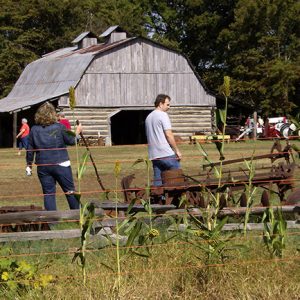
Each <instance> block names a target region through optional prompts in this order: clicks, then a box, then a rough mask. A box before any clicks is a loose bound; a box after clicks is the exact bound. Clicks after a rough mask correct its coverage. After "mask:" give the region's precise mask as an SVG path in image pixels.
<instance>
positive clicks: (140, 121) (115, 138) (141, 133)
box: [110, 110, 152, 145]
mask: <svg viewBox="0 0 300 300" xmlns="http://www.w3.org/2000/svg"><path fill="white" fill-rule="evenodd" d="M151 111H152V110H121V111H120V112H118V113H117V114H115V115H114V116H112V117H111V120H110V121H111V124H110V126H111V141H112V144H113V145H133V144H146V143H147V137H146V133H145V119H146V118H147V116H148V115H149V113H150V112H151Z"/></svg>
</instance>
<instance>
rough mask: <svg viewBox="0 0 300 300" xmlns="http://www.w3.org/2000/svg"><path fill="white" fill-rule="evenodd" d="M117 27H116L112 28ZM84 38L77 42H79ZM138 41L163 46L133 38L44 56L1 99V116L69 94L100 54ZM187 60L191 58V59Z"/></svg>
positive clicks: (71, 48) (69, 49)
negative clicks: (4, 113)
mask: <svg viewBox="0 0 300 300" xmlns="http://www.w3.org/2000/svg"><path fill="white" fill-rule="evenodd" d="M113 27H115V28H114V29H112V28H113ZM113 27H111V28H109V29H108V31H110V32H112V31H114V30H115V29H116V28H117V27H118V26H113ZM83 34H86V32H85V33H83ZM80 36H81V35H80ZM80 36H78V37H77V38H76V39H79V37H80ZM85 36H86V35H85ZM76 39H75V40H76ZM136 39H138V40H145V41H149V42H151V43H153V44H157V45H160V44H158V43H156V42H154V41H152V40H149V39H146V38H142V37H131V38H127V39H124V40H120V41H117V42H114V43H110V44H105V43H103V44H97V45H92V46H89V47H86V48H82V49H78V48H77V46H75V47H68V48H64V49H59V50H56V51H53V52H51V53H48V54H46V55H44V56H43V57H42V58H40V59H38V60H36V61H34V62H32V63H30V64H29V65H27V67H26V68H25V69H24V71H23V72H22V74H21V76H20V77H19V79H18V81H17V82H16V84H15V85H14V87H13V89H12V90H11V92H10V93H9V95H8V96H7V97H6V98H3V99H1V100H0V113H3V112H13V111H19V110H21V109H27V108H30V107H31V106H32V105H35V104H39V103H42V102H44V101H47V100H54V99H57V98H59V97H61V96H63V95H67V94H68V93H69V88H70V87H71V86H73V87H76V86H77V84H78V83H79V81H80V80H81V77H82V76H83V74H84V72H85V70H86V69H87V68H88V66H89V64H90V63H91V61H92V60H93V59H94V57H95V56H96V55H97V54H100V53H103V52H105V51H108V50H110V49H112V48H115V47H118V46H120V45H122V44H126V43H129V42H130V41H132V40H136ZM160 46H161V45H160ZM165 48H167V47H165ZM168 49H169V48H168ZM170 50H172V51H174V50H173V49H170ZM183 56H184V55H183ZM185 58H186V59H187V57H185ZM187 61H188V63H189V64H190V66H191V68H192V69H193V70H194V68H193V66H192V64H191V63H190V61H189V60H188V59H187ZM194 72H195V74H196V75H197V77H198V80H199V81H200V82H201V84H202V85H203V87H204V89H205V90H206V91H207V92H208V93H210V94H212V93H211V92H210V91H209V90H208V89H207V88H206V86H205V84H204V82H203V81H202V80H201V78H200V77H199V75H198V74H197V72H196V71H195V70H194Z"/></svg>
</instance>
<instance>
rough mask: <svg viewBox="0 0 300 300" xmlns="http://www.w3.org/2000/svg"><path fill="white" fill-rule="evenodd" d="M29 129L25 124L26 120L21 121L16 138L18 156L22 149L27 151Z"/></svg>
mask: <svg viewBox="0 0 300 300" xmlns="http://www.w3.org/2000/svg"><path fill="white" fill-rule="evenodd" d="M29 132H30V128H29V126H28V124H27V119H25V118H23V119H22V126H21V128H20V132H19V133H18V134H17V136H16V138H17V139H18V138H19V152H18V155H21V150H22V149H23V148H24V149H25V150H27V149H28V137H29Z"/></svg>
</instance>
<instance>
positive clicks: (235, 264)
mask: <svg viewBox="0 0 300 300" xmlns="http://www.w3.org/2000/svg"><path fill="white" fill-rule="evenodd" d="M292 143H294V144H296V145H298V147H300V142H299V141H293V142H292ZM282 144H283V145H284V142H282ZM271 147H272V142H271V141H247V142H241V143H229V144H226V145H225V158H226V160H227V159H234V158H242V157H247V156H252V155H260V154H266V153H269V152H270V149H271ZM204 148H205V149H206V151H207V152H208V154H209V157H210V159H211V160H212V161H217V160H218V158H219V155H218V152H217V151H216V150H215V145H214V144H205V145H204ZM180 149H181V150H182V152H183V159H182V162H181V163H182V168H183V170H184V173H185V174H188V175H195V176H196V175H197V174H199V172H200V171H201V170H202V168H201V167H202V164H203V157H202V156H201V153H200V152H199V150H197V148H196V146H195V145H189V144H182V145H180ZM84 150H85V149H84V148H80V149H79V152H80V153H81V154H82V153H83V152H84ZM91 152H92V154H93V157H94V160H95V162H96V165H97V168H98V171H99V174H100V177H101V179H102V181H103V184H104V186H105V188H106V189H109V190H114V189H115V176H114V167H115V162H116V161H119V162H120V163H121V175H120V177H123V176H126V175H129V174H132V173H134V174H135V175H136V181H135V185H137V186H139V187H144V186H146V183H147V172H146V166H145V164H138V165H135V166H132V165H133V163H134V162H135V161H136V160H137V159H139V158H146V156H147V148H146V146H144V145H136V146H118V147H95V148H93V147H92V148H91ZM16 153H17V151H16V150H15V149H1V150H0V187H1V194H0V203H1V204H0V205H1V206H5V205H30V204H36V205H40V206H43V200H42V195H41V187H40V183H39V181H38V178H37V175H36V171H35V170H33V176H31V177H27V176H26V175H25V154H24V153H23V154H22V155H21V156H17V155H16ZM69 154H70V157H71V162H72V167H73V172H74V178H76V153H75V147H71V148H69ZM81 154H80V155H81ZM256 164H257V165H260V166H261V165H264V166H266V165H269V164H270V162H269V160H267V159H266V160H262V161H258V162H256ZM299 179H300V175H299V169H298V170H296V173H295V177H294V180H295V187H300V183H299ZM75 182H76V180H75ZM77 186H78V183H77ZM81 192H82V197H83V198H82V199H83V201H90V200H95V199H103V193H102V192H101V190H100V187H99V184H98V182H97V180H96V176H95V173H94V170H93V167H92V165H91V164H90V163H89V164H88V168H87V170H86V173H85V174H84V176H83V180H82V182H81ZM121 196H122V194H121V193H120V197H121ZM257 198H258V199H259V195H258V196H257ZM272 201H273V203H274V204H275V203H277V204H278V203H279V201H278V198H277V197H276V195H273V198H272ZM57 203H58V208H59V209H61V210H62V209H67V202H66V200H65V197H64V195H63V194H62V193H61V190H60V189H58V195H57ZM74 226H76V225H74ZM158 229H159V230H160V232H163V230H164V228H158ZM228 245H229V246H231V247H232V250H231V251H229V255H228V257H227V258H226V259H225V260H224V262H220V261H216V262H214V263H210V264H207V260H206V254H205V252H203V250H201V248H200V247H195V246H194V245H192V244H191V243H189V242H187V241H186V240H185V238H184V234H179V235H178V236H177V237H176V238H174V239H172V240H171V241H170V242H168V243H165V242H164V239H163V235H161V236H159V237H157V238H156V242H155V244H154V246H153V247H151V256H150V258H143V257H140V256H136V255H134V256H125V255H124V256H122V257H123V260H121V289H120V290H119V292H118V293H117V294H116V293H115V292H114V291H115V290H114V284H115V280H116V259H115V256H116V255H115V252H116V250H115V247H107V248H102V246H101V245H100V243H99V242H97V241H96V242H94V243H93V244H91V245H89V249H90V250H91V251H90V252H89V253H88V256H87V273H88V280H87V284H86V286H83V283H82V276H81V269H80V267H79V266H78V265H77V264H76V263H71V260H72V257H73V255H74V252H75V251H76V249H77V248H78V247H79V246H80V243H79V240H78V239H73V240H68V241H60V240H53V241H40V242H15V243H7V244H5V245H4V244H2V245H1V248H7V247H10V248H11V250H10V251H11V257H15V258H16V259H19V260H26V261H28V262H31V263H38V264H39V265H40V266H42V267H43V269H42V270H41V272H44V273H47V274H51V275H53V276H54V278H55V280H54V282H53V283H52V284H50V285H48V286H47V287H46V288H45V289H44V290H43V291H38V290H31V291H29V292H28V293H27V294H25V295H22V297H21V298H18V297H15V298H11V299H276V298H277V299H295V300H296V299H299V295H300V285H299V277H300V256H299V248H300V238H299V232H297V231H296V230H294V231H288V232H287V240H286V249H285V250H284V255H283V258H282V259H270V256H269V254H268V252H267V250H266V247H265V246H264V244H263V242H262V233H258V232H251V233H249V234H247V235H246V236H244V235H242V234H239V233H237V234H236V235H235V236H232V237H230V241H229V244H228ZM236 245H243V246H244V247H243V250H237V251H236V250H233V249H234V246H236ZM105 265H106V266H105ZM0 297H1V295H0ZM2 297H3V298H1V299H7V295H5V294H3V296H2Z"/></svg>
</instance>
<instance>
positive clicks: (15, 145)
mask: <svg viewBox="0 0 300 300" xmlns="http://www.w3.org/2000/svg"><path fill="white" fill-rule="evenodd" d="M17 120H18V113H17V112H14V113H13V131H12V140H13V148H16V147H17V138H16V133H17Z"/></svg>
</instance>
